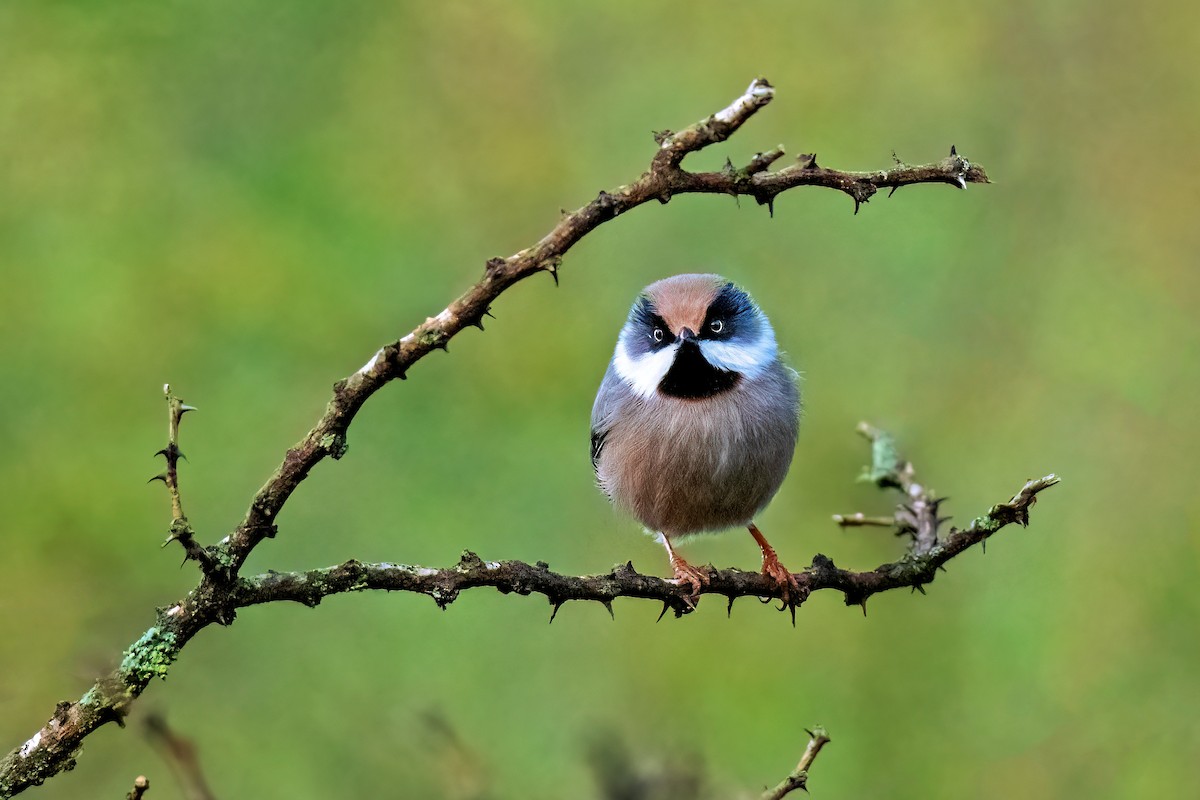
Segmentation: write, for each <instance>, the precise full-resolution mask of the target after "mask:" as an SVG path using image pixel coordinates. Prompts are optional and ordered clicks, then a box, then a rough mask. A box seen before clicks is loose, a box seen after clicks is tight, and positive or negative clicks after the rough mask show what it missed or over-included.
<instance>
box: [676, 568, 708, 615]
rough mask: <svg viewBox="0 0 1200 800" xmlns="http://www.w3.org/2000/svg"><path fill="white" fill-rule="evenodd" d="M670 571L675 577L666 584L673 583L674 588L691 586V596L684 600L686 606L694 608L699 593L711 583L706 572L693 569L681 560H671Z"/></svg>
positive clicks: (698, 598)
mask: <svg viewBox="0 0 1200 800" xmlns="http://www.w3.org/2000/svg"><path fill="white" fill-rule="evenodd" d="M671 569H672V570H673V571H674V572H675V577H674V578H672V579H671V580H670V581H668V583H673V584H675V585H676V586H683V585H685V584H686V585H688V586H691V587H692V592H691V594H689V595H688V596H687V597H686V598H684V599H686V600H687V603H688V605H690V606H691V607H693V608H695V607H696V603H697V602H698V601H699V600H700V592H702V591H703V590H704V587H705V586H708V584H709V583H710V581H711V578H710V577H709V574H708V572H707V571H706V570H703V569H698V568H696V567H693V566H692V565H691V564H689V563H687V562H686V561H684V560H683V559H682V558H674V559H671Z"/></svg>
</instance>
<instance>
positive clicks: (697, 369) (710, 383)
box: [658, 341, 742, 400]
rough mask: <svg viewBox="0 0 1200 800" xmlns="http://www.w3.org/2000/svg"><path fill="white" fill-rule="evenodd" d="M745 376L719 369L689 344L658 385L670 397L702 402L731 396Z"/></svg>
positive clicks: (694, 344) (685, 345) (697, 348)
mask: <svg viewBox="0 0 1200 800" xmlns="http://www.w3.org/2000/svg"><path fill="white" fill-rule="evenodd" d="M741 377H742V376H741V375H740V374H739V373H737V372H726V371H725V370H723V369H717V368H716V367H714V366H713V365H712V364H710V363H708V361H706V360H705V359H704V356H703V355H701V353H700V346H699V345H698V344H696V343H695V342H692V341H686V342H684V343H683V344H681V345H680V346H679V352H678V353H676V354H675V361H674V362H672V364H671V369H670V370H669V371H668V372H667V374H666V375H665V376H664V377H663V379H662V381H660V382H659V384H658V390H659V391H660V392H662V393H663V394H665V395H667V396H668V397H679V398H683V399H685V400H698V399H700V398H702V397H712V396H713V395H715V394H720V393H721V392H727V391H729V390H730V389H732V388H733V387H734V386H736V385H737V382H738V380H740V379H741Z"/></svg>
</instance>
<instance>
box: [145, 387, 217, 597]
mask: <svg viewBox="0 0 1200 800" xmlns="http://www.w3.org/2000/svg"><path fill="white" fill-rule="evenodd" d="M163 395H164V396H166V398H167V446H166V447H164V448H163V449H162V450H159V451H158V452H157V453H155V454H154V455H156V456H162V457H163V458H164V459H166V462H167V468H166V469H165V470H163V471H162V472H160V473H159V474H157V475H155V476H154V477H153V478H151V479H150V482H153V481H162V482H163V483H164V484H166V487H167V494H168V495H169V496H170V498H171V529H170V533H169V534H168V535H167V540H166V541H165V542H163V547H166V546H167V545H169V544H170V543H171V542H179V544H180V545H182V546H183V551H184V563H187V562H188V561H197V562H199V564H200V569H201V570H203V571H204V573H205V574H208V573H209V572H211V571H212V569H213V565H214V563H215V562H214V559H213V557H212V554H211V553H209V552H208V551H207V550H205V549H204V548H203V547H201V546H200V543H199V542H197V541H196V532H195V531H194V530H193V529H192V525H191V523H190V522H188V519H187V517H186V516H185V515H184V513H183V498H182V496H181V495H180V493H179V459H181V458H183V459H185V460H186V457H185V456H184V455H183V452H182V451H181V450H180V449H179V423H180V421H181V420H182V419H183V415H184V414H186V413H187V412H189V411H195V410H196V407H195V406H189V405H185V404H184V402H183V401H182V400H180V399H179V398H178V397H176V396H175V395H173V394H171V385H170V384H169V383H168V384H163Z"/></svg>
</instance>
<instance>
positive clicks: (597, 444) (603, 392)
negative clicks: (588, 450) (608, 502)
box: [592, 364, 632, 477]
mask: <svg viewBox="0 0 1200 800" xmlns="http://www.w3.org/2000/svg"><path fill="white" fill-rule="evenodd" d="M631 396H632V392H631V391H630V390H629V387H628V386H626V385H625V381H623V380H621V376H619V375H617V370H616V368H615V367H614V366H613V365H612V364H609V365H608V371H607V372H605V373H604V380H603V381H601V382H600V391H598V392H597V393H596V402H595V403H594V404H593V405H592V469H593V470H594V471H595V472H596V473H597V477H599V472H600V454H601V453H602V452H603V451H604V440H605V439H607V438H608V434H609V433H610V432H611V431H612V428H613V425H614V424H615V422H616V420H617V415H618V412H619V411H620V408H621V406H622V405H623V404H624V403H625V402H626V401H627V400H629V398H630V397H631Z"/></svg>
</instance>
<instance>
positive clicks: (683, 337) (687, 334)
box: [679, 328, 696, 344]
mask: <svg viewBox="0 0 1200 800" xmlns="http://www.w3.org/2000/svg"><path fill="white" fill-rule="evenodd" d="M695 341H696V334H695V333H693V332H692V329H691V328H684V329H683V330H681V331H680V332H679V342H680V343H681V344H683V343H685V342H695Z"/></svg>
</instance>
